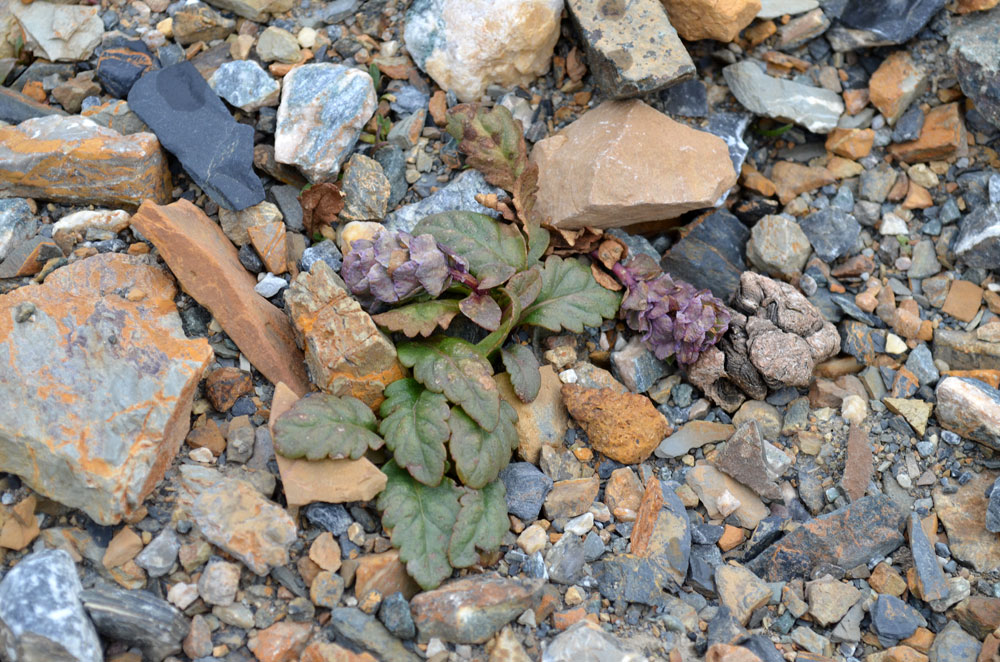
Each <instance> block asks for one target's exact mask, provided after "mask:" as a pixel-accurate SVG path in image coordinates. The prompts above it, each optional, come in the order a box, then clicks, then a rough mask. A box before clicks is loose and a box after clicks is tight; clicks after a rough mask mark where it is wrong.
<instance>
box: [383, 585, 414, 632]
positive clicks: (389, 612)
mask: <svg viewBox="0 0 1000 662" xmlns="http://www.w3.org/2000/svg"><path fill="white" fill-rule="evenodd" d="M378 620H380V621H382V625H384V626H385V627H386V629H387V630H389V632H390V633H392V635H393V636H394V637H399V638H400V639H413V638H414V637H415V636H417V626H416V625H414V624H413V616H411V615H410V603H409V602H407V601H406V598H405V597H404V596H403V594H402V593H400V592H399V591H396V592H395V593H393V594H392V595H390V596H389V597H387V598H386V599H385V600H383V601H382V605H381V606H380V607H379V608H378Z"/></svg>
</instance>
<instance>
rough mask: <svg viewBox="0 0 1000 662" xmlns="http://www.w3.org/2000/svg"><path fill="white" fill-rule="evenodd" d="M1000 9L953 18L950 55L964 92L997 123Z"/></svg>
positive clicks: (999, 113) (999, 120)
mask: <svg viewBox="0 0 1000 662" xmlns="http://www.w3.org/2000/svg"><path fill="white" fill-rule="evenodd" d="M998 36H1000V11H998V10H995V9H994V10H992V11H989V12H986V13H983V14H974V15H972V16H966V17H963V18H959V19H954V21H953V24H952V29H951V32H950V33H949V34H948V43H949V45H950V47H949V49H948V54H949V55H950V56H951V58H952V60H953V62H954V67H955V71H956V73H957V74H958V82H959V85H960V86H961V88H962V92H963V93H964V94H965V95H966V96H968V97H969V98H970V99H972V100H973V101H974V103H975V104H976V110H978V111H979V112H980V113H982V114H983V116H984V117H985V118H986V119H987V120H989V121H990V122H991V123H993V124H994V125H997V124H1000V95H998V93H997V91H996V90H995V89H994V88H995V85H996V80H997V76H998V74H1000V67H998V64H997V63H998V61H1000V60H998V57H1000V42H998V39H997V37H998Z"/></svg>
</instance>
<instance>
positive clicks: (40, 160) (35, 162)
mask: <svg viewBox="0 0 1000 662" xmlns="http://www.w3.org/2000/svg"><path fill="white" fill-rule="evenodd" d="M170 188H171V182H170V171H169V169H168V168H167V159H166V155H165V154H164V153H163V151H162V150H161V149H160V143H159V142H158V141H157V139H156V137H155V136H153V135H152V134H149V133H136V134H132V135H129V136H123V135H121V134H119V133H118V132H117V131H114V130H112V129H107V128H103V127H100V126H98V125H97V124H95V123H94V122H93V121H91V120H89V119H84V118H81V117H75V116H74V117H63V116H59V115H50V116H48V117H39V118H35V119H29V120H25V121H24V122H21V123H20V124H18V125H17V126H3V127H0V194H3V195H4V196H19V197H26V198H41V199H43V200H52V201H55V202H63V203H69V204H78V203H83V204H96V205H107V206H114V207H127V208H135V207H137V206H138V205H139V204H140V203H141V202H142V201H143V200H147V199H149V200H153V201H155V202H166V201H168V200H169V199H170Z"/></svg>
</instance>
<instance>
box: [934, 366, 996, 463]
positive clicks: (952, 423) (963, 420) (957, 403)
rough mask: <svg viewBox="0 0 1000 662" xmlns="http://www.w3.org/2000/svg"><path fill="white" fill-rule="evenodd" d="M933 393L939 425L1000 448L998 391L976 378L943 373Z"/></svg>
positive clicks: (965, 436)
mask: <svg viewBox="0 0 1000 662" xmlns="http://www.w3.org/2000/svg"><path fill="white" fill-rule="evenodd" d="M935 394H936V396H937V419H938V422H939V423H940V424H941V426H942V427H943V428H945V429H947V430H951V431H952V432H954V433H956V434H958V435H961V436H962V437H964V438H966V439H972V440H973V441H978V442H979V443H981V444H985V445H986V446H989V447H990V448H994V449H1000V391H998V390H997V389H995V388H993V387H992V386H990V385H989V384H986V383H984V382H981V381H979V380H978V379H970V378H968V377H945V378H944V379H942V380H941V381H940V382H938V386H937V390H936V391H935Z"/></svg>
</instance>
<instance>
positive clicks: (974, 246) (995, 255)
mask: <svg viewBox="0 0 1000 662" xmlns="http://www.w3.org/2000/svg"><path fill="white" fill-rule="evenodd" d="M951 248H952V251H953V252H954V253H955V257H957V258H958V260H959V262H961V263H963V264H966V265H968V266H970V267H979V268H982V269H988V268H990V267H992V265H994V264H996V261H997V260H1000V207H998V206H996V205H981V206H977V207H976V208H974V209H973V210H972V212H971V213H969V214H967V215H965V216H963V217H962V220H961V221H960V222H959V224H958V235H957V236H956V237H955V239H954V243H953V244H952V247H951Z"/></svg>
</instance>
